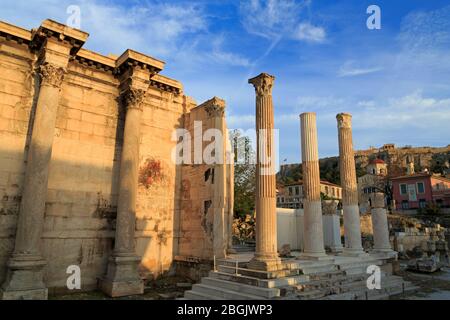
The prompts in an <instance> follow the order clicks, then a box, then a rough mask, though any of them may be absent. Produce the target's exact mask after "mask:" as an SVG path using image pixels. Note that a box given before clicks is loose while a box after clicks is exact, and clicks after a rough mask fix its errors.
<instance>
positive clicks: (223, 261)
mask: <svg viewBox="0 0 450 320" xmlns="http://www.w3.org/2000/svg"><path fill="white" fill-rule="evenodd" d="M236 262H237V264H238V267H239V268H245V267H246V266H247V264H248V261H236V260H233V259H218V260H217V262H216V268H218V267H220V266H226V267H233V268H236Z"/></svg>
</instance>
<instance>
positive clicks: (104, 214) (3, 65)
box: [0, 23, 232, 290]
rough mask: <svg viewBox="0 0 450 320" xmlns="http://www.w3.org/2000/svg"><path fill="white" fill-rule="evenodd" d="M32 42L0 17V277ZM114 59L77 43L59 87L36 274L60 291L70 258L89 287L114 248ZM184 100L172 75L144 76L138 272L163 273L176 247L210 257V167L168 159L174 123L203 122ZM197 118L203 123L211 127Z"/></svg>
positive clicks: (22, 160) (120, 106) (31, 88)
mask: <svg viewBox="0 0 450 320" xmlns="http://www.w3.org/2000/svg"><path fill="white" fill-rule="evenodd" d="M32 48H33V46H32V33H31V32H30V31H28V30H24V29H20V28H18V27H15V26H11V25H8V24H5V23H0V141H1V143H0V283H2V282H3V281H4V279H5V274H6V263H7V261H8V259H9V257H10V256H11V253H12V251H13V250H14V240H15V234H16V224H17V217H18V214H19V206H20V202H21V195H22V189H23V180H24V173H25V169H26V153H27V146H28V144H29V140H30V136H31V132H32V130H33V127H32V124H33V120H34V118H33V110H34V108H36V100H37V98H38V96H39V86H40V81H39V76H38V74H37V73H36V68H37V67H38V64H39V63H40V62H39V59H38V55H37V51H34V50H33V49H32ZM116 65H117V59H116V58H110V57H106V56H102V55H99V54H97V53H94V52H90V51H88V50H84V49H81V50H80V51H79V52H78V53H77V54H76V56H75V57H74V58H73V59H71V60H70V61H69V64H68V67H67V70H66V74H65V77H64V81H63V84H62V87H61V93H60V95H61V99H60V103H59V106H58V111H57V117H56V126H55V131H54V141H53V147H52V155H51V161H50V165H49V177H48V191H47V197H46V203H45V218H44V229H43V235H42V238H41V240H42V243H41V247H42V249H41V250H42V254H43V256H44V258H45V260H46V261H47V266H46V267H45V276H44V278H45V279H44V280H45V283H46V286H47V287H48V288H51V289H53V290H56V289H64V287H65V284H66V279H67V276H68V275H67V273H66V269H67V267H68V266H70V265H79V266H80V267H81V272H82V288H83V289H84V290H90V289H93V288H95V287H96V286H97V279H98V278H100V277H101V276H102V275H103V274H104V273H105V272H106V267H107V261H108V258H109V257H110V255H111V252H112V250H113V248H114V237H115V226H116V214H117V202H118V192H119V190H118V179H119V167H120V160H121V150H122V145H123V130H124V119H125V106H124V103H123V101H122V100H123V99H122V96H121V92H120V86H119V80H118V79H117V75H116ZM194 107H196V104H195V102H194V101H193V100H192V99H190V98H189V97H187V96H185V95H183V92H182V85H181V84H180V83H179V82H178V81H175V80H172V79H169V78H167V77H164V76H161V75H154V76H153V77H152V79H151V80H150V81H149V89H148V91H147V93H146V98H145V100H144V103H143V113H142V119H141V124H140V126H141V128H140V133H141V134H140V148H139V149H140V151H139V154H140V157H139V185H138V186H137V188H138V195H137V203H136V232H135V242H136V253H137V255H139V256H140V257H142V260H141V264H140V273H141V276H143V277H145V278H152V277H154V276H158V275H160V274H162V273H163V272H165V271H167V270H169V268H170V267H171V265H172V263H173V259H174V257H175V256H176V255H178V254H180V253H181V254H184V255H188V256H194V257H199V258H206V259H211V258H212V247H211V242H212V232H211V231H212V230H211V227H210V220H211V219H210V214H211V213H210V212H208V214H206V215H204V214H203V213H204V212H207V211H208V210H205V208H204V203H205V201H206V200H210V201H214V199H213V197H212V192H214V189H213V188H211V178H210V179H209V181H204V176H205V170H206V169H207V168H209V167H210V166H207V165H203V164H200V165H198V166H192V167H190V166H185V167H182V166H181V165H177V164H176V163H175V162H174V161H173V159H172V150H173V149H174V147H175V145H176V143H177V141H176V140H173V136H172V135H173V132H174V130H175V129H179V128H183V127H184V126H185V121H187V124H188V125H187V127H188V129H189V130H191V129H192V123H191V119H199V120H207V117H206V116H205V115H204V114H206V113H205V111H204V110H202V108H200V109H199V110H197V109H194V111H192V114H190V113H189V112H190V111H191V109H193V108H194ZM203 123H204V124H203V125H204V126H205V129H206V128H207V127H209V126H214V125H213V123H211V121H209V122H208V121H204V122H203ZM224 125H225V124H224ZM225 126H226V125H225ZM229 181H232V179H231V180H229ZM222 192H224V193H225V192H226V191H225V190H222ZM210 206H211V208H212V207H213V206H214V204H213V203H211V204H210ZM210 211H211V209H210ZM180 228H181V229H180ZM180 230H181V232H180ZM196 231H202V232H203V234H202V233H196ZM200 235H201V236H200ZM224 241H225V240H224ZM188 243H191V244H188Z"/></svg>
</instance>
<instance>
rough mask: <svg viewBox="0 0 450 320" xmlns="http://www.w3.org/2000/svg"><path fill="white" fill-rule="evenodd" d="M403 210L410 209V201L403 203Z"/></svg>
mask: <svg viewBox="0 0 450 320" xmlns="http://www.w3.org/2000/svg"><path fill="white" fill-rule="evenodd" d="M402 209H409V201H408V200H403V201H402Z"/></svg>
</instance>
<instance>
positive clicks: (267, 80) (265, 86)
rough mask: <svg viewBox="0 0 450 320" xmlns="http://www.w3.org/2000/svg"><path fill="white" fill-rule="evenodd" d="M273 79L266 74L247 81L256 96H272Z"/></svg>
mask: <svg viewBox="0 0 450 320" xmlns="http://www.w3.org/2000/svg"><path fill="white" fill-rule="evenodd" d="M274 81H275V77H274V76H272V75H270V74H268V73H261V74H260V75H259V76H257V77H254V78H252V79H249V80H248V83H250V84H252V85H253V86H254V87H255V92H256V94H257V95H258V96H270V95H272V88H273V83H274Z"/></svg>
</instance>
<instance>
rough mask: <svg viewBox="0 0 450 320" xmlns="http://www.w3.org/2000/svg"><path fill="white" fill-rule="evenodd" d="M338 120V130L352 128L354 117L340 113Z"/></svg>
mask: <svg viewBox="0 0 450 320" xmlns="http://www.w3.org/2000/svg"><path fill="white" fill-rule="evenodd" d="M336 119H337V122H338V128H349V129H351V128H352V115H351V114H350V113H339V114H338V115H337V116H336Z"/></svg>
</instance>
